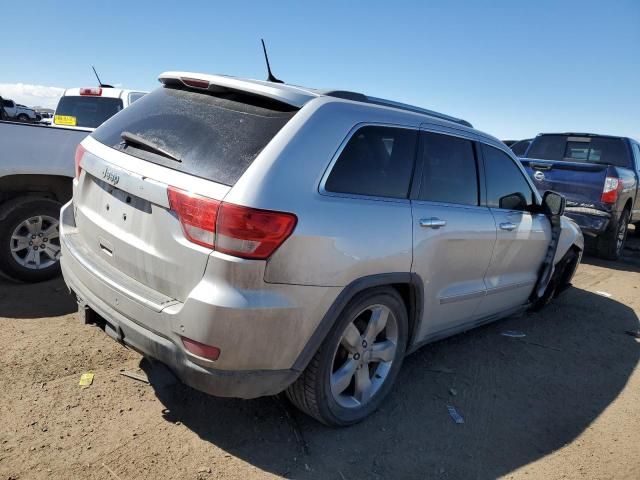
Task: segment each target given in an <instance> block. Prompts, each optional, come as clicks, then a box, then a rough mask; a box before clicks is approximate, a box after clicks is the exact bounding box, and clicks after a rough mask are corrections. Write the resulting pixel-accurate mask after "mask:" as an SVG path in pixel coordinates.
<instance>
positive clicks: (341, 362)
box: [330, 305, 398, 408]
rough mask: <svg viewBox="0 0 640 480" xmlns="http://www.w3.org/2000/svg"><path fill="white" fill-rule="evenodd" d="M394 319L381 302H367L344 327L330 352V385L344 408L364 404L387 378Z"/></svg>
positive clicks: (394, 338) (393, 351) (393, 350)
mask: <svg viewBox="0 0 640 480" xmlns="http://www.w3.org/2000/svg"><path fill="white" fill-rule="evenodd" d="M397 345H398V321H397V319H396V318H395V316H394V314H393V312H392V311H391V310H390V309H389V308H388V307H386V306H384V305H371V306H369V307H367V308H366V309H364V310H362V311H361V312H360V313H358V314H357V315H356V316H355V317H354V319H353V321H351V322H350V323H349V324H348V325H347V327H346V328H345V330H344V332H343V334H342V337H341V338H340V343H339V344H338V346H337V348H336V351H335V353H334V355H333V362H332V369H331V377H330V386H331V395H332V396H333V398H334V400H335V401H336V403H338V404H339V405H340V406H342V407H345V408H359V407H362V406H363V405H365V404H367V403H368V402H369V401H370V400H371V399H372V398H373V397H374V395H375V394H376V393H377V392H378V391H379V390H380V388H381V387H382V385H383V384H384V382H385V380H386V379H387V377H388V375H389V372H390V370H391V366H392V364H393V361H394V359H395V357H396V350H397Z"/></svg>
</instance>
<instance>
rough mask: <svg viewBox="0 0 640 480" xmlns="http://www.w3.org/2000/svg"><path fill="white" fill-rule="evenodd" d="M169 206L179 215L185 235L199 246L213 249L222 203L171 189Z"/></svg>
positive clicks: (169, 191)
mask: <svg viewBox="0 0 640 480" xmlns="http://www.w3.org/2000/svg"><path fill="white" fill-rule="evenodd" d="M167 192H168V196H169V206H170V207H171V210H173V211H174V212H176V213H177V214H178V219H179V220H180V224H181V225H182V231H183V232H184V235H185V236H186V237H187V239H189V240H190V241H192V242H193V243H197V244H198V245H202V246H203V247H209V248H213V246H214V241H215V232H216V217H217V216H218V208H219V207H220V202H219V201H218V200H213V199H212V198H207V197H203V196H201V195H196V194H194V193H189V192H186V191H184V190H180V189H178V188H175V187H169V189H168V191H167Z"/></svg>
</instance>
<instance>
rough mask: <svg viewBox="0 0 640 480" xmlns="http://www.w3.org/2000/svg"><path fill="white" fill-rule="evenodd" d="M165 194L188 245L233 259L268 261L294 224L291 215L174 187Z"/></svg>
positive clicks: (293, 218) (295, 221)
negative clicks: (212, 250)
mask: <svg viewBox="0 0 640 480" xmlns="http://www.w3.org/2000/svg"><path fill="white" fill-rule="evenodd" d="M167 192H168V196H169V206H170V207H171V210H173V211H174V212H176V213H177V215H178V219H179V220H180V224H181V225H182V230H183V232H184V234H185V236H186V237H187V239H188V240H189V241H191V242H193V243H197V244H198V245H202V246H204V247H208V248H212V249H214V250H216V251H218V252H222V253H226V254H228V255H233V256H236V257H241V258H248V259H256V260H265V259H267V258H269V257H270V256H271V255H272V254H273V252H275V251H276V250H277V249H278V247H280V245H282V244H283V243H284V241H285V240H286V239H287V238H289V236H290V235H291V233H292V232H293V229H294V228H295V226H296V223H297V221H298V219H297V217H296V216H295V215H293V214H292V213H285V212H275V211H272V210H259V209H255V208H249V207H243V206H240V205H234V204H232V203H225V202H220V201H218V200H213V199H211V198H207V197H203V196H201V195H197V194H193V193H189V192H186V191H184V190H180V189H178V188H175V187H169V188H168V191H167Z"/></svg>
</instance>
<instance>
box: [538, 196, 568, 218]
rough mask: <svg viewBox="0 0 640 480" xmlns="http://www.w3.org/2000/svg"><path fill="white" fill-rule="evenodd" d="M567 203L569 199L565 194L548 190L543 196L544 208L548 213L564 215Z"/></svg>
mask: <svg viewBox="0 0 640 480" xmlns="http://www.w3.org/2000/svg"><path fill="white" fill-rule="evenodd" d="M566 205H567V200H566V199H565V198H564V195H560V194H559V193H556V192H552V191H550V190H549V191H546V192H544V195H543V196H542V208H543V210H544V212H545V213H546V214H547V215H553V216H556V215H557V216H560V215H564V208H565V206H566Z"/></svg>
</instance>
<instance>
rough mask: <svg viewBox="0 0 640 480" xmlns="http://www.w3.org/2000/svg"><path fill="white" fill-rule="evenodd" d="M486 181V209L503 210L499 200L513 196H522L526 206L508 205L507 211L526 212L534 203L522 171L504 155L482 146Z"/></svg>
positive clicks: (533, 196)
mask: <svg viewBox="0 0 640 480" xmlns="http://www.w3.org/2000/svg"><path fill="white" fill-rule="evenodd" d="M482 152H483V155H484V165H485V172H486V173H485V176H486V181H487V207H490V208H505V206H503V205H501V203H504V201H503V202H501V200H503V199H505V198H506V197H509V196H510V195H514V194H518V193H520V194H522V196H523V197H524V199H525V202H526V204H523V205H521V206H515V205H514V204H513V203H512V202H511V203H509V207H508V208H506V209H507V210H526V209H527V207H529V206H531V205H533V204H534V203H535V195H534V193H533V190H531V187H530V186H529V182H527V180H526V179H525V177H524V175H523V173H522V171H521V170H520V169H519V168H518V167H517V166H516V164H515V163H514V161H513V160H512V159H511V157H509V156H508V155H507V154H506V153H504V152H503V151H501V150H498V149H497V148H494V147H490V146H488V145H482Z"/></svg>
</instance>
